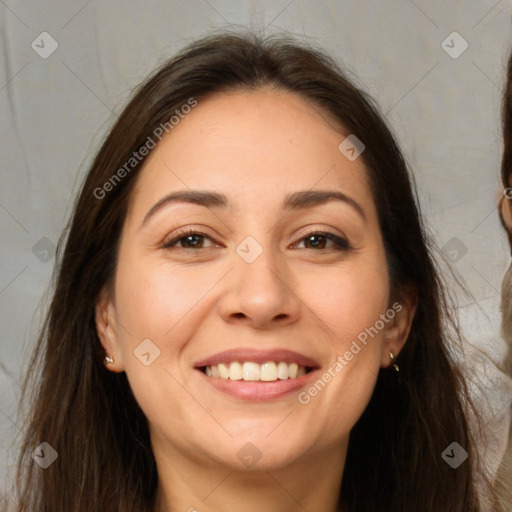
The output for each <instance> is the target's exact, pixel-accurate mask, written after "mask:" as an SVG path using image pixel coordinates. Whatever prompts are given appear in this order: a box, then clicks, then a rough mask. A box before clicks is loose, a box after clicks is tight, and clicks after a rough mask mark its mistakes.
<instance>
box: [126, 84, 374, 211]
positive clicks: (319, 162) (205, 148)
mask: <svg viewBox="0 0 512 512" xmlns="http://www.w3.org/2000/svg"><path fill="white" fill-rule="evenodd" d="M347 135H348V133H346V132H345V131H344V130H343V129H342V128H341V127H340V125H339V123H338V124H337V123H336V122H335V121H334V119H333V118H332V116H331V115H330V114H329V113H327V112H325V111H324V110H323V109H322V108H321V107H319V106H317V105H315V104H313V103H311V102H310V101H308V100H306V99H304V98H302V97H300V96H298V95H296V94H293V93H290V92H287V91H283V90H276V89H270V88H264V89H259V90H255V91H235V92H229V93H222V94H215V95H211V96H209V97H207V98H204V99H200V100H198V105H197V106H196V107H195V108H194V109H193V110H192V111H191V112H190V113H189V114H188V115H186V116H185V117H184V118H183V119H181V120H180V122H179V124H177V125H176V126H174V128H173V129H172V131H171V132H170V133H169V134H168V135H166V136H165V137H164V138H163V139H162V141H161V142H160V143H159V144H158V145H157V146H156V148H155V149H153V150H152V152H151V153H150V155H149V156H148V157H147V159H146V161H145V163H144V166H143V169H142V171H141V174H140V176H139V178H138V181H137V185H136V188H135V194H134V195H135V202H136V203H143V204H145V205H147V204H149V203H150V202H155V201H157V200H158V199H160V197H161V196H163V195H164V194H165V193H168V192H169V191H172V190H176V189H209V190H217V191H222V192H223V193H225V194H229V195H230V197H232V198H233V200H232V201H231V203H232V204H233V206H234V207H236V208H243V207H244V206H247V207H249V206H251V205H253V206H255V205H257V204H260V205H263V204H264V203H265V204H268V203H270V202H271V201H272V200H275V201H276V202H277V201H281V200H282V197H283V196H285V195H287V194H289V193H291V192H295V191H297V190H313V189H315V188H321V189H326V188H336V189H342V190H343V191H344V192H346V193H347V194H351V195H357V196H359V197H360V198H361V199H364V200H368V199H369V195H370V194H369V187H368V184H367V176H366V169H365V165H364V162H363V160H362V158H358V159H356V160H354V161H350V160H349V159H347V158H346V157H345V155H344V154H342V153H341V152H340V151H339V149H338V146H339V144H340V143H341V142H342V141H343V140H344V139H345V138H346V136H347ZM258 201H259V203H258ZM136 206H137V205H135V207H136Z"/></svg>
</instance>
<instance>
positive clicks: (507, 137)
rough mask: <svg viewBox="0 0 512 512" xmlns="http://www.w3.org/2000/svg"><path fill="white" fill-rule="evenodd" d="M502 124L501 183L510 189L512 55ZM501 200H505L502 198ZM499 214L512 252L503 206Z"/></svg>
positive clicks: (511, 242) (502, 106)
mask: <svg viewBox="0 0 512 512" xmlns="http://www.w3.org/2000/svg"><path fill="white" fill-rule="evenodd" d="M501 122H502V131H503V153H502V157H501V181H502V183H503V187H504V188H507V187H510V186H511V184H510V175H511V174H512V53H511V54H510V56H509V58H508V64H507V73H506V79H505V87H504V90H503V99H502V104H501ZM501 200H502V201H503V200H505V199H503V198H501ZM498 213H499V217H500V221H501V224H502V226H503V227H504V228H505V231H506V233H507V237H508V242H509V245H510V247H511V250H512V230H509V229H507V226H506V224H505V221H504V219H503V215H502V213H501V205H500V208H498Z"/></svg>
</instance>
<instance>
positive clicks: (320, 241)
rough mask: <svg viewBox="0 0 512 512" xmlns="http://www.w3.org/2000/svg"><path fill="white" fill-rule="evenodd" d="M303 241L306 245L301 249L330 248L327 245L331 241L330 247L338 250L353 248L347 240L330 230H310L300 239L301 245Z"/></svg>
mask: <svg viewBox="0 0 512 512" xmlns="http://www.w3.org/2000/svg"><path fill="white" fill-rule="evenodd" d="M302 242H304V243H305V246H304V247H299V248H300V249H302V248H304V249H329V247H326V245H328V244H329V242H330V243H331V247H330V248H333V249H334V250H337V251H347V250H349V249H350V248H351V247H350V244H349V243H348V241H347V240H345V239H344V238H341V237H339V236H337V235H335V234H334V233H330V232H328V231H313V232H310V233H308V234H307V235H306V236H305V237H304V238H302V239H301V240H300V241H299V245H300V244H301V243H302ZM308 245H309V247H308Z"/></svg>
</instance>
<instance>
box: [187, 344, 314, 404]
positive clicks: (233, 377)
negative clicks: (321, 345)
mask: <svg viewBox="0 0 512 512" xmlns="http://www.w3.org/2000/svg"><path fill="white" fill-rule="evenodd" d="M319 368H320V365H319V364H318V363H317V362H316V361H314V360H313V359H311V358H309V357H307V356H305V355H303V354H299V353H297V352H292V351H290V350H286V349H282V350H279V349H278V350H266V351H261V350H252V349H234V350H228V351H225V352H221V353H219V354H215V355H214V356H211V357H209V358H207V359H204V360H202V361H199V362H198V363H196V364H195V369H196V370H198V371H199V372H201V374H203V375H204V378H205V379H206V382H207V383H208V384H210V385H212V386H213V387H214V388H215V389H217V390H219V391H221V392H224V393H227V394H229V395H231V396H234V397H236V398H239V399H244V400H252V401H264V400H271V399H276V398H280V397H283V396H286V395H289V394H291V393H292V392H294V391H298V390H299V389H300V388H302V387H303V386H306V385H307V384H308V383H309V382H310V381H311V379H312V378H314V377H313V375H314V374H315V371H316V370H318V369H319Z"/></svg>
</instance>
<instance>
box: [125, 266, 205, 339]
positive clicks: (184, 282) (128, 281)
mask: <svg viewBox="0 0 512 512" xmlns="http://www.w3.org/2000/svg"><path fill="white" fill-rule="evenodd" d="M141 261H142V259H141ZM212 280H213V277H212V275H211V274H209V273H207V272H197V271H196V272H194V271H192V270H190V269H188V270H183V269H179V270H174V269H173V268H170V267H169V266H168V265H167V266H166V264H165V263H158V264H154V263H152V264H147V265H141V264H133V265H129V264H125V265H124V267H120V268H119V269H118V278H117V281H116V298H117V300H116V309H117V312H118V315H119V318H120V321H121V323H123V325H124V327H125V328H126V331H128V332H129V333H130V343H137V341H138V343H140V341H141V340H142V339H144V338H150V339H153V340H154V341H155V343H157V344H158V343H159V342H161V343H162V344H163V343H164V340H165V342H166V343H168V340H169V339H177V338H176V337H175V336H172V335H171V334H170V333H171V331H172V330H174V329H177V330H179V329H182V326H183V325H184V323H183V322H182V320H183V319H184V318H185V317H186V316H187V315H188V314H189V313H190V312H191V311H192V310H193V309H194V306H195V305H197V304H198V302H200V301H201V298H203V297H205V295H206V294H207V292H208V290H209V289H210V288H211V287H212V285H213V284H214V283H213V282H212ZM162 348H164V347H162Z"/></svg>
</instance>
